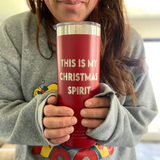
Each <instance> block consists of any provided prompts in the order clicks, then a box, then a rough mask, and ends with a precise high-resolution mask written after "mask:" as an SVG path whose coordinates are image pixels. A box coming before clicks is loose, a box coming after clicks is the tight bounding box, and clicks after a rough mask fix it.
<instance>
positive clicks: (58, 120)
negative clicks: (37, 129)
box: [43, 117, 77, 129]
mask: <svg viewBox="0 0 160 160" xmlns="http://www.w3.org/2000/svg"><path fill="white" fill-rule="evenodd" d="M76 123H77V118H76V117H44V118H43V125H44V126H45V127H46V128H49V129H57V128H62V127H68V126H71V125H75V124H76Z"/></svg>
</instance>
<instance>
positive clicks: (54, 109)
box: [43, 105, 74, 117]
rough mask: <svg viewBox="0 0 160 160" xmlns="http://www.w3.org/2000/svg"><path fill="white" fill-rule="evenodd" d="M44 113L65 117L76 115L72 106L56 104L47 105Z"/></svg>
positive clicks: (49, 115)
mask: <svg viewBox="0 0 160 160" xmlns="http://www.w3.org/2000/svg"><path fill="white" fill-rule="evenodd" d="M43 113H44V115H45V116H47V117H57V116H59V117H63V116H73V115H74V111H73V110H72V109H71V108H69V107H63V106H54V105H46V106H45V107H44V109H43Z"/></svg>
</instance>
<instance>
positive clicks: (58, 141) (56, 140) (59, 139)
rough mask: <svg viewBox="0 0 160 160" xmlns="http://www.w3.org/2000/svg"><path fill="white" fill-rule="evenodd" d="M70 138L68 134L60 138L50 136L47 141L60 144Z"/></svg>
mask: <svg viewBox="0 0 160 160" xmlns="http://www.w3.org/2000/svg"><path fill="white" fill-rule="evenodd" d="M69 139H70V135H66V136H64V137H60V138H52V139H49V141H50V142H51V143H53V144H62V143H64V142H66V141H68V140H69Z"/></svg>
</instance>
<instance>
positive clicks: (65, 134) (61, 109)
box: [43, 96, 77, 144]
mask: <svg viewBox="0 0 160 160" xmlns="http://www.w3.org/2000/svg"><path fill="white" fill-rule="evenodd" d="M56 105H57V97H55V96H51V97H49V98H48V100H47V104H46V105H45V107H44V111H43V113H44V118H43V125H44V127H45V129H44V136H45V137H46V138H47V139H48V140H49V141H50V142H51V143H53V144H61V143H64V142H66V141H68V140H69V138H70V134H71V133H72V132H73V131H74V127H73V125H75V124H76V123H77V118H76V117H74V116H73V115H74V111H73V110H72V109H71V108H69V107H66V106H56Z"/></svg>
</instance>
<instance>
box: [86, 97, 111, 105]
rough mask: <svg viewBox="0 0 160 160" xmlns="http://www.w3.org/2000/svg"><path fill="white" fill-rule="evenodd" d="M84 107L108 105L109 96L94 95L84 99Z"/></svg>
mask: <svg viewBox="0 0 160 160" xmlns="http://www.w3.org/2000/svg"><path fill="white" fill-rule="evenodd" d="M85 106H86V107H109V106H110V98H109V97H95V98H90V99H88V100H86V101H85Z"/></svg>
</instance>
